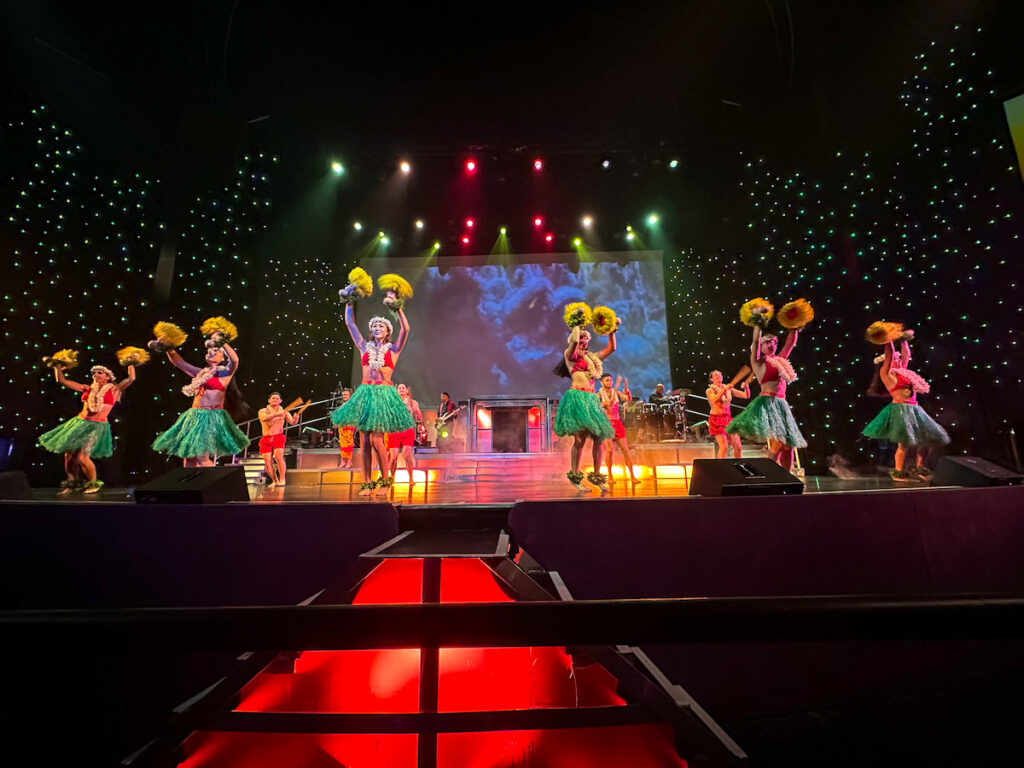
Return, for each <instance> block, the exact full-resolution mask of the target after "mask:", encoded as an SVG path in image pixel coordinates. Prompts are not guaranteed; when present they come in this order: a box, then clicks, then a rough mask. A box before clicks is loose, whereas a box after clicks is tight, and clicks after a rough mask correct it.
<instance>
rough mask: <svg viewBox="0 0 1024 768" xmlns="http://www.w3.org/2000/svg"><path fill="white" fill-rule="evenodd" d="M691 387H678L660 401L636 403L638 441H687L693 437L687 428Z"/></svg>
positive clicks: (634, 422)
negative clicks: (687, 409)
mask: <svg viewBox="0 0 1024 768" xmlns="http://www.w3.org/2000/svg"><path fill="white" fill-rule="evenodd" d="M688 394H690V390H689V389H676V390H673V391H672V392H670V393H667V394H666V395H665V398H664V400H663V401H662V402H660V403H634V404H632V405H633V414H632V416H633V418H632V419H631V420H632V421H633V424H632V425H630V424H627V423H626V419H625V417H623V426H625V427H629V426H634V427H635V428H636V430H637V437H636V442H638V443H662V442H666V441H668V440H678V441H682V442H687V441H689V440H690V439H691V435H690V432H689V430H687V428H686V396H687V395H688Z"/></svg>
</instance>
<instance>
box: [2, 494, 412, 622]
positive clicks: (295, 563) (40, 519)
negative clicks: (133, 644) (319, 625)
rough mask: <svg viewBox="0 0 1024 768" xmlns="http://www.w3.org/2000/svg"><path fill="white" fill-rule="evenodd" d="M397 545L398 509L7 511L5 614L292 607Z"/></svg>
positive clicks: (73, 507) (18, 506)
mask: <svg viewBox="0 0 1024 768" xmlns="http://www.w3.org/2000/svg"><path fill="white" fill-rule="evenodd" d="M397 533H398V513H397V511H396V510H395V509H394V507H392V506H391V505H390V504H386V503H383V502H380V503H365V504H359V503H356V504H344V505H340V504H338V505H333V504H288V505H284V504H273V505H252V504H216V505H205V506H199V505H192V506H175V505H156V506H146V505H135V504H102V503H94V504H32V503H27V504H26V503H19V502H6V503H3V504H0V607H2V608H6V609H15V608H93V607H96V608H99V607H103V608H113V607H136V606H150V607H152V606H204V605H277V604H281V605H292V604H295V603H297V602H299V601H301V600H304V599H305V598H307V597H309V596H310V595H311V594H313V593H314V592H316V591H317V590H319V589H321V588H323V586H324V584H326V583H328V582H329V580H330V578H331V577H333V576H334V575H336V574H338V573H340V572H341V571H343V570H344V569H345V567H346V566H347V565H348V564H349V563H350V562H351V561H352V560H354V559H355V558H356V556H358V555H359V554H360V553H362V552H365V551H367V550H368V549H372V548H373V547H375V546H377V545H378V544H380V543H381V542H383V541H386V540H387V539H389V538H391V537H392V536H394V535H396V534H397Z"/></svg>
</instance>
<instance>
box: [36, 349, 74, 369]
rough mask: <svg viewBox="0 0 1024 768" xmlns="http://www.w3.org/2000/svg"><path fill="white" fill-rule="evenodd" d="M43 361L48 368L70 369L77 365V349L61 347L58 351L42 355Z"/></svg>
mask: <svg viewBox="0 0 1024 768" xmlns="http://www.w3.org/2000/svg"><path fill="white" fill-rule="evenodd" d="M43 362H44V363H45V364H46V365H47V367H49V368H63V369H64V370H65V371H70V370H71V369H72V368H74V367H75V366H76V365H78V351H77V350H74V349H62V350H60V351H58V352H54V353H53V354H52V355H47V356H46V357H44V358H43Z"/></svg>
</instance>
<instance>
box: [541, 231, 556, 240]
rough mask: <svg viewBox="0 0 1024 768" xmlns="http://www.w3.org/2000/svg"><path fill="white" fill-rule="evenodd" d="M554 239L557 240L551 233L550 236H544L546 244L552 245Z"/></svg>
mask: <svg viewBox="0 0 1024 768" xmlns="http://www.w3.org/2000/svg"><path fill="white" fill-rule="evenodd" d="M554 239H555V236H554V235H552V234H551V233H550V232H549V233H548V234H546V235H544V240H545V241H546V242H549V243H550V242H551V241H552V240H554Z"/></svg>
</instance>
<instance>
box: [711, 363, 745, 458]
mask: <svg viewBox="0 0 1024 768" xmlns="http://www.w3.org/2000/svg"><path fill="white" fill-rule="evenodd" d="M723 379H724V377H723V376H722V372H721V371H712V372H711V386H709V387H708V389H707V396H708V404H709V405H710V406H711V413H710V414H709V415H708V433H709V434H710V435H711V436H712V437H713V438H715V443H716V446H717V447H716V449H715V458H716V459H724V458H725V457H726V455H727V454H728V453H729V446H730V445H731V446H732V455H733V458H736V459H740V458H743V445H742V444H741V443H740V436H739V435H727V434H726V432H725V428H726V427H728V426H729V422H730V421H732V410H731V409H730V407H729V406H730V405H731V404H732V399H733V397H742V398H743V399H744V400H747V399H749V398H750V382H748V381H744V382H743V389H737V388H736V387H734V386H732V384H723V383H722V382H723Z"/></svg>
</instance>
